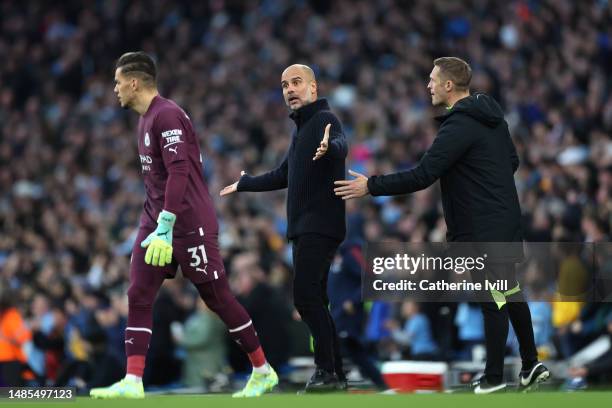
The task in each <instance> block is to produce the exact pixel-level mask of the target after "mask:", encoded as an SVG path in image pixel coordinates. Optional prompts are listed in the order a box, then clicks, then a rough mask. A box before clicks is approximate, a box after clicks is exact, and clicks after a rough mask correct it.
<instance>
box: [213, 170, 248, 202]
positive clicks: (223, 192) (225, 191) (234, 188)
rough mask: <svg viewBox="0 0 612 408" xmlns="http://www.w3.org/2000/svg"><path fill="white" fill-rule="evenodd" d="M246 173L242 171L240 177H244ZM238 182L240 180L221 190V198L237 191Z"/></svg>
mask: <svg viewBox="0 0 612 408" xmlns="http://www.w3.org/2000/svg"><path fill="white" fill-rule="evenodd" d="M245 174H246V173H245V172H244V170H243V171H241V172H240V177H242V176H244V175H245ZM238 182H240V180H238V181H237V182H235V183H234V184H230V185H229V186H226V187H224V188H223V190H221V192H220V193H219V195H220V196H221V197H223V196H226V195H229V194H232V193H235V192H236V191H237V190H238Z"/></svg>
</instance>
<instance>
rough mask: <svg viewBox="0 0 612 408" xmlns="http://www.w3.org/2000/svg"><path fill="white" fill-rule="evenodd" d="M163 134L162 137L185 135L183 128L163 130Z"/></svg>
mask: <svg viewBox="0 0 612 408" xmlns="http://www.w3.org/2000/svg"><path fill="white" fill-rule="evenodd" d="M161 135H162V137H170V136H182V135H183V131H182V130H181V129H172V130H166V131H165V132H162V134H161Z"/></svg>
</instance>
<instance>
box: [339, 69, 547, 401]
mask: <svg viewBox="0 0 612 408" xmlns="http://www.w3.org/2000/svg"><path fill="white" fill-rule="evenodd" d="M471 77H472V73H471V68H470V66H469V65H468V64H467V62H465V61H463V60H462V59H460V58H456V57H443V58H438V59H436V60H435V61H434V67H433V70H432V71H431V74H430V77H429V84H428V85H427V89H428V90H429V91H430V94H431V101H432V105H434V106H445V107H446V108H447V112H446V114H445V115H443V116H440V117H439V118H438V120H439V121H440V122H441V125H440V130H439V131H438V135H437V137H436V139H435V140H434V142H433V144H432V145H431V147H430V148H429V149H428V150H427V152H426V153H425V155H424V156H423V158H422V159H421V161H420V163H419V164H418V165H417V166H416V167H415V168H413V169H411V170H408V171H403V172H400V173H395V174H389V175H385V176H371V177H370V178H368V177H366V176H364V175H362V174H359V173H356V172H353V171H349V173H350V174H351V175H353V176H355V177H356V178H355V179H353V180H342V181H337V182H336V185H337V187H336V188H335V191H336V194H337V195H338V196H341V197H342V198H343V199H351V198H357V197H362V196H364V195H366V194H371V195H373V196H378V195H399V194H408V193H412V192H415V191H419V190H422V189H425V188H427V187H429V186H430V185H432V184H433V183H434V182H435V181H436V180H438V179H440V188H441V191H442V206H443V208H444V218H445V220H446V225H447V229H448V233H447V239H448V241H455V242H457V241H462V242H517V243H520V242H521V241H522V239H523V237H522V232H521V225H520V218H521V209H520V206H519V201H518V195H517V192H516V186H515V185H514V178H513V174H514V172H515V171H516V169H517V168H518V164H519V162H518V156H517V154H516V150H515V148H514V145H513V143H512V140H511V139H510V134H509V131H508V125H507V123H506V121H505V120H504V115H503V111H502V109H501V107H500V106H499V105H498V103H497V102H496V101H495V100H494V99H493V98H491V97H490V96H488V95H486V94H482V93H476V94H474V95H470V91H469V85H470V80H471ZM522 257H523V251H522V247H521V246H520V245H516V244H515V245H508V246H507V250H506V253H504V254H502V257H500V258H499V259H492V258H493V257H491V256H489V258H488V261H490V262H491V264H492V265H493V266H492V267H491V269H490V270H487V274H489V273H490V274H492V275H494V276H504V277H514V268H515V264H514V262H520V261H521V260H522ZM502 258H503V260H502ZM508 261H509V262H508ZM510 283H512V282H510ZM493 299H495V302H494V301H489V302H483V303H482V304H481V306H482V311H483V314H484V322H485V337H486V350H487V364H486V368H485V375H484V376H483V377H482V378H480V379H479V380H477V381H476V382H475V383H474V384H473V385H474V392H475V393H477V394H487V393H491V392H496V391H501V390H503V389H504V388H505V387H506V384H505V383H504V382H503V368H504V350H505V343H506V337H507V336H508V319H510V321H511V322H512V327H513V328H514V331H515V332H516V335H517V338H518V340H519V344H520V353H521V359H522V363H523V367H522V370H521V374H520V378H519V388H520V389H521V390H523V391H527V390H529V389H531V388H532V387H534V386H536V385H537V384H538V383H539V382H541V381H545V380H546V379H547V378H548V377H549V376H550V372H549V371H548V369H547V368H546V367H544V366H543V365H542V363H539V362H538V359H537V351H536V347H535V342H534V338H533V327H532V324H531V314H530V312H529V307H528V306H527V304H526V303H525V302H524V299H523V296H522V293H521V292H520V288H519V286H518V284H517V286H516V287H514V288H512V289H510V290H508V291H507V292H506V293H503V294H502V293H499V295H498V294H494V298H493ZM506 300H507V301H508V302H507V303H506Z"/></svg>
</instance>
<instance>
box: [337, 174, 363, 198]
mask: <svg viewBox="0 0 612 408" xmlns="http://www.w3.org/2000/svg"><path fill="white" fill-rule="evenodd" d="M349 174H350V175H351V176H353V177H355V178H354V179H352V180H338V181H334V184H335V185H336V186H338V187H336V188H334V193H336V195H337V196H339V197H342V199H343V200H350V199H351V198H359V197H363V196H364V195H366V194H369V193H370V192H369V191H368V178H367V177H366V176H364V175H363V174H361V173H357V172H356V171H353V170H349Z"/></svg>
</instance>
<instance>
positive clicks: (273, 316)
mask: <svg viewBox="0 0 612 408" xmlns="http://www.w3.org/2000/svg"><path fill="white" fill-rule="evenodd" d="M611 27H612V5H611V4H610V3H609V2H607V1H597V0H593V1H590V0H589V1H579V2H577V1H571V0H510V1H506V2H502V3H500V2H495V1H488V0H464V1H460V2H459V1H458V2H449V1H428V0H415V1H410V2H404V1H399V0H397V1H394V0H379V1H375V2H373V1H350V0H338V1H333V2H329V1H320V0H311V1H307V0H298V1H294V0H260V1H248V2H243V1H237V0H211V1H208V2H191V1H154V2H150V1H144V0H134V1H124V0H109V1H93V0H87V1H76V0H67V1H63V2H61V3H56V2H27V1H26V2H19V1H16V0H6V1H2V2H0V59H1V60H2V61H3V62H2V64H0V225H1V230H0V278H1V280H0V378H1V379H2V383H3V384H15V383H24V382H30V383H31V382H37V383H39V384H51V385H64V384H71V385H75V386H78V387H81V388H87V387H94V386H99V385H106V384H110V383H112V382H113V381H115V380H117V379H118V378H120V377H121V376H122V375H123V374H124V366H123V364H124V350H123V348H124V337H123V330H124V328H125V324H126V318H127V297H126V290H127V282H128V271H129V262H130V253H131V247H132V245H133V243H134V240H135V236H136V227H137V224H138V220H139V214H140V211H141V208H142V203H143V200H144V189H143V184H142V181H141V175H140V174H139V173H140V169H139V161H138V155H137V145H136V139H135V130H136V122H137V115H136V114H135V113H133V112H131V111H128V110H123V109H122V108H121V107H120V106H119V104H118V102H117V99H116V97H115V95H114V93H113V86H114V85H113V73H114V62H115V61H116V59H117V58H118V57H119V56H120V55H121V54H122V53H123V52H126V51H133V50H144V51H146V52H148V53H150V54H151V55H153V56H154V57H155V59H156V61H157V62H158V65H159V75H158V84H159V89H160V92H161V94H162V95H163V96H165V97H168V98H171V99H174V100H175V101H177V103H178V104H179V105H181V106H182V107H183V108H184V109H185V110H186V111H187V112H188V113H189V115H190V117H191V119H192V121H193V123H194V125H195V128H196V130H197V133H198V135H199V138H200V143H201V147H202V150H203V157H204V162H203V171H204V173H205V176H206V179H207V181H208V186H209V190H210V192H211V195H212V196H213V197H214V201H215V204H216V206H217V208H216V210H217V213H218V217H219V220H220V234H219V239H220V247H221V249H222V252H223V255H224V257H225V261H226V269H227V271H228V274H229V276H230V280H231V286H232V289H233V290H234V291H235V293H236V295H237V296H238V298H239V299H240V301H241V302H243V304H244V305H245V306H246V308H247V309H248V311H249V313H250V314H251V316H252V317H253V320H254V323H255V325H256V327H257V328H258V333H259V336H260V338H261V340H262V343H263V346H264V349H266V352H267V353H268V357H269V360H270V362H272V363H273V364H274V365H275V366H276V367H279V368H281V369H282V368H283V367H287V364H288V361H289V358H290V357H292V356H296V355H309V339H308V335H307V331H306V329H305V328H304V326H303V324H302V323H300V322H299V319H298V316H296V314H295V313H294V311H293V309H292V306H291V305H292V303H291V298H290V296H291V289H290V288H291V284H292V271H291V266H290V265H291V262H290V260H291V252H290V251H291V246H290V245H289V244H288V243H287V241H286V239H285V232H286V217H285V201H284V200H285V193H284V192H283V191H278V192H270V193H266V194H249V193H243V194H240V195H237V196H231V197H229V198H220V197H219V196H218V193H219V191H220V190H221V188H222V187H223V186H225V185H228V184H231V183H233V182H234V181H235V180H237V179H238V177H239V175H240V171H242V170H245V171H247V172H248V173H249V174H259V173H262V172H264V171H267V170H270V169H272V168H274V167H276V165H277V164H279V163H280V161H281V159H282V157H283V155H284V154H285V152H286V150H287V148H288V146H289V142H290V139H289V135H290V133H291V131H292V127H293V124H292V122H291V120H290V119H289V117H288V113H289V112H288V110H287V108H286V106H285V105H284V102H283V98H282V92H281V88H280V75H281V72H282V70H283V69H284V68H285V67H287V66H288V65H290V64H292V63H304V64H308V65H310V66H311V67H312V68H313V69H314V71H315V73H316V75H317V80H318V86H319V93H320V95H321V96H323V97H326V98H328V100H329V102H330V105H331V106H332V108H333V110H334V111H335V112H336V113H337V114H338V115H339V117H340V118H341V120H342V122H343V126H344V132H345V134H346V135H347V137H348V140H349V143H350V153H349V158H348V160H347V167H349V168H352V169H353V170H356V171H359V172H363V173H365V174H382V173H388V172H393V171H397V170H402V169H409V168H410V167H412V166H414V165H415V164H416V163H418V160H419V158H420V156H421V155H422V154H423V153H424V152H425V150H426V149H427V147H428V146H429V145H430V144H431V143H432V141H433V138H434V137H435V134H436V130H437V125H436V122H435V121H434V120H433V118H434V116H435V115H436V114H438V113H439V112H438V111H437V110H436V109H435V108H432V107H431V103H430V95H429V93H428V91H427V89H426V85H427V81H428V75H429V72H430V70H431V68H432V61H433V59H434V58H437V57H440V56H447V55H454V56H459V57H462V58H464V59H466V60H467V61H468V62H469V63H470V64H471V66H472V68H473V80H472V89H473V90H477V91H481V92H486V93H489V94H490V95H492V96H493V97H495V98H496V99H497V100H498V101H499V103H500V104H501V106H502V107H503V109H504V112H505V114H506V120H507V122H508V124H509V128H510V132H511V135H512V138H513V141H514V143H515V145H516V147H517V150H518V154H519V157H520V167H519V169H518V171H517V173H516V174H515V180H516V185H517V189H518V193H519V198H520V203H521V207H522V212H523V227H524V232H525V239H526V240H527V241H541V242H550V241H569V242H580V243H587V244H591V243H602V242H603V243H605V242H607V241H609V240H610V226H611V221H612V199H611V196H612V141H611V138H610V135H611V134H612V77H611V76H610V75H609V73H610V72H612V29H611ZM347 214H348V223H349V228H351V225H353V227H355V228H357V230H358V231H359V234H360V236H359V239H360V240H361V242H367V241H370V242H373V241H381V240H385V239H392V240H402V241H411V242H421V241H432V242H438V241H443V240H444V234H445V224H444V219H443V217H442V212H441V205H440V201H439V188H438V187H437V185H434V186H432V187H431V188H428V189H427V190H424V191H421V192H418V193H415V194H412V195H410V196H402V197H394V198H389V197H377V198H375V199H373V198H371V197H370V198H366V199H363V200H360V201H350V202H348V203H347ZM356 225H358V227H356ZM351 254H353V255H355V254H354V253H352V252H351V253H349V254H348V255H347V254H339V255H338V258H337V260H336V263H335V266H334V267H335V268H340V269H341V268H342V266H343V263H344V262H348V261H347V258H346V257H347V256H348V257H350V256H351ZM345 255H346V256H345ZM358 261H359V260H358ZM573 262H575V264H574V265H576V264H577V266H575V267H578V268H580V267H585V266H583V263H584V262H585V261H584V259H582V258H581V256H580V254H578V256H576V258H575V259H574V261H573ZM604 267H605V268H607V269H606V270H607V271H608V273H610V270H612V269H611V268H612V265H610V264H609V263H608V264H607V265H604ZM605 268H604V269H605ZM547 289H548V288H542V291H541V292H538V293H534V294H532V295H533V298H532V300H533V302H532V303H531V307H532V313H533V322H534V327H535V333H536V340H537V343H538V349H539V352H540V353H541V356H543V357H544V358H554V359H562V360H565V359H569V358H570V357H571V356H572V355H574V354H575V353H576V352H578V351H579V350H581V349H582V348H583V347H584V346H586V345H588V344H589V343H590V342H591V341H592V340H595V339H597V338H598V337H600V336H602V335H603V336H606V335H607V336H612V309H611V308H610V307H609V306H608V305H609V304H606V303H599V304H583V303H578V302H557V303H553V302H550V301H551V300H552V299H551V294H550V293H549V292H548V291H547ZM196 295H197V293H195V292H194V290H193V288H191V286H190V284H189V283H188V282H186V281H183V280H182V279H180V278H177V279H175V280H172V281H167V282H166V284H165V285H164V287H163V289H162V291H161V293H160V295H159V297H158V300H157V303H156V306H155V311H154V319H155V321H154V328H153V333H154V335H153V337H152V343H151V347H150V350H149V354H148V364H147V372H146V374H145V382H146V384H147V385H151V386H152V385H167V384H171V383H179V382H181V381H182V383H183V384H184V385H188V386H194V385H198V384H199V385H202V384H203V383H205V384H207V385H211V384H214V383H215V382H218V376H217V374H219V373H226V374H229V373H230V372H231V371H232V370H233V371H235V372H238V371H241V370H245V369H246V367H248V365H247V364H246V362H245V361H243V360H242V357H241V356H240V353H238V352H237V351H236V349H235V347H236V346H235V345H232V344H230V342H229V340H228V339H227V338H226V335H225V331H224V329H223V326H222V325H221V326H220V325H219V322H218V321H217V320H216V318H215V317H214V316H213V315H211V313H210V311H208V310H207V309H206V308H205V306H204V305H203V304H202V302H201V301H200V300H199V299H197V297H196ZM333 296H334V294H333V293H330V297H332V298H333ZM343 307H344V306H342V305H341V307H340V309H339V310H338V313H340V314H342V313H347V314H352V313H356V310H357V311H358V312H359V313H363V314H364V318H363V327H360V328H359V329H360V330H361V333H359V334H360V336H361V337H360V339H359V340H360V341H362V342H363V343H364V345H365V347H366V348H367V350H369V353H370V355H371V357H372V358H376V359H398V358H415V359H418V358H425V359H430V358H434V357H435V358H437V359H441V360H446V361H453V360H458V359H468V360H470V359H477V358H478V356H477V354H478V350H479V349H478V345H479V344H481V343H482V341H483V336H484V334H483V329H482V318H481V316H480V311H479V308H478V306H477V305H475V304H470V303H461V304H439V303H423V304H415V303H413V302H406V303H403V304H397V303H386V302H374V304H371V305H367V310H366V311H364V310H363V308H364V304H363V302H361V300H360V299H356V300H355V301H354V302H351V304H350V305H348V304H347V305H346V309H343ZM512 349H513V345H512V339H510V340H509V350H512ZM513 352H514V353H516V350H514V351H513ZM606 359H607V360H606ZM610 360H611V359H610V351H608V352H607V354H606V355H604V356H603V357H601V358H599V359H598V360H596V361H594V362H585V363H584V364H583V365H579V366H575V367H572V371H571V373H570V374H571V376H573V377H574V378H589V379H602V378H603V377H605V376H606V375H607V376H608V379H609V377H610V376H611V375H610V374H611V373H612V368H610V366H611V364H610ZM26 363H27V365H28V367H29V369H28V370H27V372H25V373H23V372H22V370H21V368H22V367H23V364H26ZM602 364H604V366H603V367H604V368H602V367H601V365H602ZM605 364H607V366H606V365H605ZM20 367H21V368H20ZM606 367H607V368H606ZM281 371H282V370H281ZM593 376H595V377H597V378H593Z"/></svg>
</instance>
